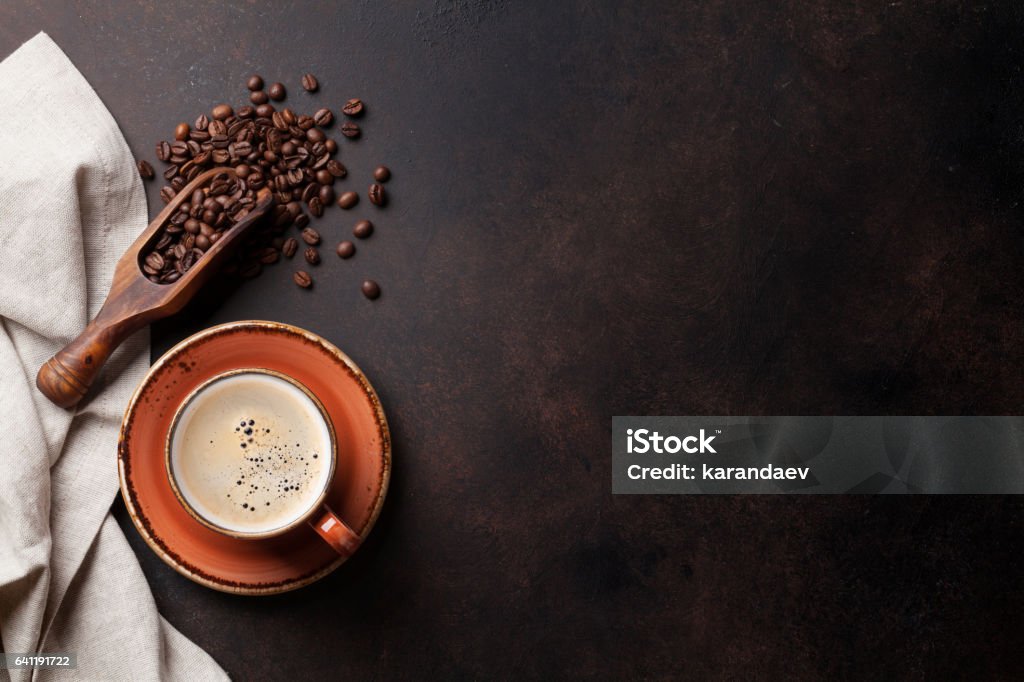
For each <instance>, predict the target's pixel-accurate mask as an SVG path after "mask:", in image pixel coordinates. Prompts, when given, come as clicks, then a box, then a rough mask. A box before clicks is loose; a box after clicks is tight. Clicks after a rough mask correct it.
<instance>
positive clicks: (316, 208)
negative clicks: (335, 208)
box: [306, 196, 324, 218]
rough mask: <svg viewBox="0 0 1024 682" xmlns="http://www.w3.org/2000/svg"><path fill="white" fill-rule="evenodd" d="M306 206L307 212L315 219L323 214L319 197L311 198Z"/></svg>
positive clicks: (322, 206)
mask: <svg viewBox="0 0 1024 682" xmlns="http://www.w3.org/2000/svg"><path fill="white" fill-rule="evenodd" d="M306 205H307V206H308V207H309V212H310V213H312V214H313V215H314V216H316V217H317V218H319V217H320V216H322V215H323V214H324V205H323V204H322V203H320V197H318V196H316V197H313V198H312V199H310V200H309V202H308V203H307V204H306Z"/></svg>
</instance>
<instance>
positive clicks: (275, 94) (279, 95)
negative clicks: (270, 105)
mask: <svg viewBox="0 0 1024 682" xmlns="http://www.w3.org/2000/svg"><path fill="white" fill-rule="evenodd" d="M267 94H268V95H270V99H272V100H274V101H275V102H280V101H281V100H283V99H284V97H285V94H286V91H285V89H284V84H283V83H274V84H273V85H271V86H270V87H269V88H267Z"/></svg>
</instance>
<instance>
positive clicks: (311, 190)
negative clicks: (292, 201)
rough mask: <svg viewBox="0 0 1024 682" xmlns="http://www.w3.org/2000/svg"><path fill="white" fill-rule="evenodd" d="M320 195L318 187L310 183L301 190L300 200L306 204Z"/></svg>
mask: <svg viewBox="0 0 1024 682" xmlns="http://www.w3.org/2000/svg"><path fill="white" fill-rule="evenodd" d="M319 193H320V186H319V185H318V184H316V183H315V182H311V183H309V184H308V185H306V187H305V188H304V189H303V190H302V200H303V201H306V202H308V201H309V200H310V199H312V198H313V197H315V196H317V195H318V194H319Z"/></svg>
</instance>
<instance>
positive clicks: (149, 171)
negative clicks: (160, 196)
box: [138, 159, 153, 180]
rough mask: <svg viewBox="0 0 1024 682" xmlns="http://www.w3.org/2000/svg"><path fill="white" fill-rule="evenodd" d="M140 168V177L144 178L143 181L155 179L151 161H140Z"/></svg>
mask: <svg viewBox="0 0 1024 682" xmlns="http://www.w3.org/2000/svg"><path fill="white" fill-rule="evenodd" d="M138 166H139V175H141V176H142V179H143V180H152V179H153V167H152V166H151V165H149V161H146V160H145V159H139V162H138Z"/></svg>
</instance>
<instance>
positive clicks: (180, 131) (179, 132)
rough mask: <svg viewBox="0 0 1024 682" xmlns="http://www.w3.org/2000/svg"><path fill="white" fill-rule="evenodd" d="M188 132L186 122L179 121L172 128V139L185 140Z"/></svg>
mask: <svg viewBox="0 0 1024 682" xmlns="http://www.w3.org/2000/svg"><path fill="white" fill-rule="evenodd" d="M188 133H189V129H188V124H187V123H179V124H178V126H177V127H176V128H175V129H174V139H175V140H178V141H181V140H187V139H188Z"/></svg>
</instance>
